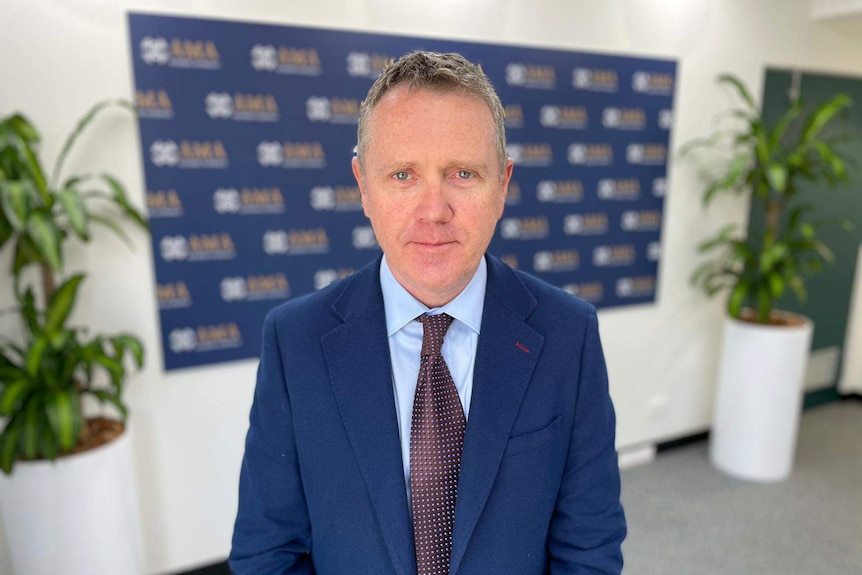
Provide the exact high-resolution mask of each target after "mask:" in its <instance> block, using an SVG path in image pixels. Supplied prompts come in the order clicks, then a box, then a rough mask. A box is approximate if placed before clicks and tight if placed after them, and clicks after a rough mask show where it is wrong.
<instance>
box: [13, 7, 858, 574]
mask: <svg viewBox="0 0 862 575" xmlns="http://www.w3.org/2000/svg"><path fill="white" fill-rule="evenodd" d="M0 2H2V4H0V78H2V79H3V80H2V84H0V85H2V88H0V114H5V113H8V112H9V111H10V110H13V109H14V110H24V111H26V113H27V114H29V115H30V116H31V117H32V118H33V119H34V120H35V121H36V122H37V124H38V125H39V126H40V127H41V129H42V131H43V136H44V138H45V143H44V147H43V150H44V155H45V157H46V158H48V159H53V158H54V157H55V155H56V153H57V151H58V148H59V146H60V143H61V137H62V135H63V134H65V133H66V131H67V130H68V129H70V128H71V126H72V125H73V122H74V121H75V119H76V118H77V117H78V116H79V114H80V113H81V112H82V111H83V110H85V109H86V108H87V107H88V106H89V105H90V104H91V103H93V102H94V101H96V100H99V99H102V98H105V97H109V96H124V97H130V96H131V95H132V80H131V77H132V72H131V65H130V62H131V58H130V54H129V45H128V32H127V27H126V19H125V12H126V11H127V10H128V9H134V10H138V11H154V12H166V13H173V14H185V15H193V16H212V17H219V18H227V19H242V20H253V21H260V22H273V23H282V24H294V25H310V26H321V27H329V28H343V29H351V30H364V31H374V32H381V33H397V34H406V35H419V36H433V37H441V38H450V39H457V40H481V41H487V42H496V43H511V44H523V45H531V46H539V47H549V48H562V49H571V50H588V51H597V52H607V53H617V54H625V55H641V56H658V57H671V58H677V59H679V76H678V84H677V93H676V95H677V99H676V124H675V127H674V133H673V137H674V140H675V141H674V142H673V143H672V144H673V147H674V148H676V147H678V145H679V143H681V142H684V141H686V140H689V139H691V138H693V137H696V136H701V135H703V134H704V133H706V132H707V131H709V130H710V128H711V125H712V124H711V119H712V118H713V116H714V115H715V114H716V113H717V112H719V111H720V110H722V109H724V108H725V107H726V106H727V105H728V103H729V98H728V96H727V94H725V93H723V92H720V91H718V90H717V89H716V86H715V83H714V79H715V77H716V75H717V74H718V73H719V72H725V71H730V72H733V73H735V74H737V75H739V76H741V77H742V78H743V79H744V80H746V81H747V82H748V83H749V84H750V85H751V86H752V87H753V90H754V92H755V93H758V94H759V92H760V89H761V82H762V76H763V70H764V67H765V66H766V65H767V64H769V65H775V66H781V67H784V68H789V67H793V66H799V67H802V68H805V69H807V70H822V71H833V72H841V73H848V74H856V75H860V74H862V43H860V42H859V40H858V38H859V37H860V35H859V34H858V33H851V32H850V31H848V30H847V29H846V27H842V28H840V29H837V28H836V27H833V23H831V22H830V23H814V22H812V21H811V20H810V16H809V12H810V1H809V0H758V1H756V2H752V1H750V0H605V1H602V2H597V1H595V0H590V1H581V0H532V1H527V0H521V1H519V0H433V1H432V0H428V1H426V2H419V1H417V0H412V1H408V0H328V1H327V0H319V1H317V2H307V1H302V2H300V1H288V0H280V1H279V0H246V1H245V2H235V1H230V0H209V1H207V2H204V1H203V0H148V1H147V0H139V1H133V0H0ZM835 26H837V24H835ZM82 144H83V145H82V146H81V149H80V150H79V153H78V154H77V155H75V156H74V157H73V158H71V164H72V167H74V168H76V169H78V170H81V171H84V170H87V169H88V168H89V167H91V166H92V167H99V168H100V167H104V166H111V167H112V169H113V171H114V172H116V173H117V174H118V175H120V176H121V177H122V179H124V180H125V181H126V182H128V183H129V184H130V186H131V188H132V195H133V198H134V200H135V201H136V202H137V203H138V204H139V205H142V204H143V198H144V192H143V174H142V170H141V160H140V150H139V144H138V139H137V134H136V128H135V127H134V124H133V122H131V121H130V120H129V119H128V118H127V117H125V116H123V115H122V114H114V115H112V116H110V117H106V119H105V121H104V122H103V123H101V124H99V125H98V126H97V127H96V129H95V130H93V132H92V133H91V134H90V135H89V137H88V138H87V139H86V140H85V141H84V142H82ZM699 189H700V187H699V186H698V184H697V182H696V179H695V176H694V170H693V169H692V167H691V166H688V165H683V164H682V163H681V162H674V163H673V165H672V168H671V172H670V193H669V197H668V199H667V204H666V209H665V225H664V230H663V238H664V252H663V260H662V264H661V271H660V281H659V294H658V304H657V305H644V306H638V307H633V308H626V309H615V310H607V311H603V312H601V314H600V320H601V329H602V336H603V339H604V343H605V351H606V355H607V360H608V364H609V370H610V376H611V386H612V394H613V397H614V400H615V402H616V406H617V411H618V416H619V431H618V437H619V445H620V446H621V447H626V446H633V445H636V444H639V443H644V442H650V441H655V440H661V439H667V438H671V437H675V436H679V435H685V434H689V433H694V432H698V431H701V430H703V429H705V428H706V427H707V426H708V425H709V422H710V419H711V411H712V403H713V393H714V373H715V367H716V363H717V354H718V346H719V341H720V339H719V336H720V333H719V332H720V325H721V318H722V309H721V308H722V306H721V304H720V303H719V302H708V301H707V300H705V299H704V297H703V296H702V295H700V294H699V293H696V292H694V291H693V290H692V289H691V288H690V287H689V284H688V277H689V275H690V273H691V271H692V269H693V268H694V267H695V265H696V263H697V258H696V257H695V254H694V246H695V245H696V244H697V243H698V242H700V241H701V240H703V239H704V238H706V237H707V236H709V235H711V233H712V232H714V231H715V230H717V229H718V228H719V227H720V226H722V225H723V224H725V223H727V222H728V221H737V222H741V221H744V220H745V218H746V215H747V214H746V213H745V208H744V207H743V204H742V203H741V202H735V201H730V200H728V201H726V202H724V203H723V204H717V205H715V206H713V207H712V208H711V209H710V211H709V213H706V212H704V211H703V209H702V208H701V203H700V192H699ZM135 239H136V241H137V245H138V248H137V250H136V251H135V252H129V251H128V250H127V249H125V247H124V246H122V244H120V243H118V242H116V241H113V239H112V238H106V237H104V235H103V237H97V238H96V240H97V241H96V245H95V246H93V247H92V248H91V249H89V250H88V251H86V252H77V253H76V255H74V256H73V257H71V258H70V264H71V265H70V269H79V268H84V269H86V270H88V272H89V274H90V280H89V281H88V282H87V283H86V284H85V287H84V291H83V294H82V297H81V301H80V304H79V307H78V309H77V311H76V318H77V320H78V321H80V322H87V323H89V324H90V325H92V326H93V328H94V329H97V330H106V331H120V330H130V331H134V332H137V333H138V334H140V335H141V336H143V338H144V339H145V341H146V344H147V349H148V351H149V361H148V364H147V367H146V369H145V370H144V372H143V373H141V374H140V375H139V376H138V377H136V378H135V380H134V381H133V382H132V384H131V386H130V390H129V391H130V393H129V395H128V399H129V402H130V403H131V405H132V411H133V414H134V417H135V423H136V434H137V435H136V439H135V447H136V450H137V452H136V455H137V464H138V473H139V484H140V493H141V501H142V504H143V515H144V521H145V525H144V534H145V537H146V551H147V558H148V562H149V571H150V572H151V573H164V572H166V571H176V570H180V569H183V568H188V567H191V566H195V565H199V564H204V563H208V562H212V561H216V560H221V559H223V558H224V557H225V556H226V554H227V552H228V550H229V541H230V534H231V529H232V522H233V516H234V513H235V507H236V490H237V475H238V471H239V464H240V458H241V455H242V445H243V439H244V435H245V430H246V417H247V412H248V409H249V406H250V403H251V397H252V389H253V385H254V371H255V367H256V362H255V361H243V362H236V363H232V364H228V365H221V366H217V367H212V368H202V369H189V370H182V371H178V372H173V373H171V374H169V375H166V374H165V373H164V372H163V371H162V369H161V364H162V358H161V354H160V343H159V338H158V336H159V328H158V314H157V309H156V304H155V294H154V288H153V285H154V278H153V264H152V254H151V249H150V246H149V243H148V239H147V238H146V237H145V236H143V235H142V234H135ZM101 240H106V241H101ZM108 240H110V241H108ZM5 255H6V256H7V257H5V258H2V259H0V267H3V269H6V268H5V266H7V265H8V254H5ZM70 255H71V254H70ZM4 277H5V276H4ZM8 283H9V282H6V281H5V280H4V281H3V282H2V284H0V307H4V306H5V305H8V303H9V301H10V295H9V286H8ZM0 322H2V323H0V329H2V330H3V332H4V333H8V332H10V331H14V330H13V326H11V325H10V322H9V321H7V320H2V319H0ZM0 548H2V546H0ZM0 555H2V552H0ZM2 559H3V557H2V556H0V572H5V571H4V570H3V566H4V565H3V563H2Z"/></svg>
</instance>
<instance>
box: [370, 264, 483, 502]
mask: <svg viewBox="0 0 862 575" xmlns="http://www.w3.org/2000/svg"><path fill="white" fill-rule="evenodd" d="M487 283H488V269H487V264H486V263H485V258H482V260H481V261H480V262H479V267H478V269H477V270H476V273H475V274H474V275H473V279H472V280H470V283H469V284H467V287H466V288H464V290H463V291H462V292H461V293H460V294H458V295H457V296H456V297H455V299H453V300H452V301H450V302H449V303H447V304H446V305H444V306H442V307H437V308H434V309H429V308H428V307H426V306H425V305H424V304H423V303H421V302H420V301H419V300H417V299H416V298H414V297H413V296H412V295H410V293H409V292H408V291H407V290H406V289H404V287H403V286H402V285H401V284H399V283H398V280H396V279H395V277H394V276H393V275H392V271H391V270H390V269H389V265H388V264H387V263H386V256H384V257H383V261H382V262H381V264H380V287H381V289H382V290H383V305H384V308H385V310H386V334H387V336H388V337H389V357H390V360H391V361H392V379H393V381H392V384H393V391H394V393H395V405H396V407H397V417H398V433H399V436H400V439H401V462H402V463H403V465H404V481H405V483H406V484H407V498H408V500H409V499H410V425H411V423H412V419H413V397H414V395H415V394H416V381H417V379H418V378H419V355H420V353H421V352H422V324H421V323H419V322H418V321H415V319H416V318H417V317H419V316H420V315H422V314H423V313H428V314H430V315H436V314H439V313H447V314H449V315H450V316H452V317H453V318H455V321H453V322H452V325H450V326H449V330H448V331H447V332H446V337H445V338H444V339H443V350H442V351H443V359H445V360H446V365H447V366H449V372H450V373H451V374H452V379H453V380H454V381H455V387H456V388H457V389H458V396H459V397H460V398H461V405H462V407H463V408H464V416H465V417H467V416H469V414H470V398H471V396H472V393H473V366H474V365H475V363H476V345H477V344H478V342H479V330H480V328H481V325H482V310H483V308H484V307H485V286H486V284H487Z"/></svg>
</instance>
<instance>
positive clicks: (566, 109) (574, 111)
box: [539, 106, 589, 130]
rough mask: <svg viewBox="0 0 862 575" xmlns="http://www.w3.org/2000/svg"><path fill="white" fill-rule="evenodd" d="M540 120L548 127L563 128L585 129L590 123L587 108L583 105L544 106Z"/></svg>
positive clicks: (540, 113)
mask: <svg viewBox="0 0 862 575" xmlns="http://www.w3.org/2000/svg"><path fill="white" fill-rule="evenodd" d="M539 122H540V123H541V124H542V125H543V126H545V127H546V128H559V129H561V130H583V129H584V128H586V127H587V124H588V123H589V118H588V115H587V109H586V108H584V107H583V106H542V109H541V110H540V111H539Z"/></svg>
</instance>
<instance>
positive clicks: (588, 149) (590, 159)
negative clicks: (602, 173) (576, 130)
mask: <svg viewBox="0 0 862 575" xmlns="http://www.w3.org/2000/svg"><path fill="white" fill-rule="evenodd" d="M567 157H568V159H569V163H570V164H572V165H573V166H610V165H612V164H613V163H614V149H613V148H612V147H611V145H610V144H581V143H574V144H569V150H568V154H567Z"/></svg>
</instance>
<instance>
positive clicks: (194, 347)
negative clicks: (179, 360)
mask: <svg viewBox="0 0 862 575" xmlns="http://www.w3.org/2000/svg"><path fill="white" fill-rule="evenodd" d="M241 345H242V333H241V332H240V330H239V326H237V325H236V323H234V322H230V323H221V324H216V325H199V326H197V327H194V328H193V327H183V328H176V329H172V330H171V333H170V334H169V335H168V347H170V348H171V351H172V352H174V353H192V352H204V351H216V350H220V349H231V348H236V347H240V346H241Z"/></svg>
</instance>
